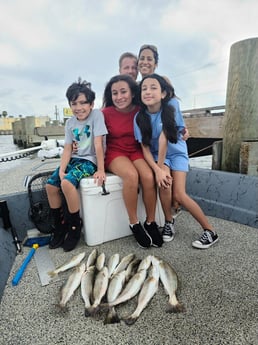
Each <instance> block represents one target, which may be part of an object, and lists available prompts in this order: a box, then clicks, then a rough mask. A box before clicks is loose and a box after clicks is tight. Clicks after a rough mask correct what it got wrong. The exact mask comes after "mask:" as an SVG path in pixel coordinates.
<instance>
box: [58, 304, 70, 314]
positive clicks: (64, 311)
mask: <svg viewBox="0 0 258 345" xmlns="http://www.w3.org/2000/svg"><path fill="white" fill-rule="evenodd" d="M55 306H56V307H57V308H58V310H59V311H61V312H62V313H66V312H67V311H68V307H67V305H66V304H63V303H58V304H56V305H55Z"/></svg>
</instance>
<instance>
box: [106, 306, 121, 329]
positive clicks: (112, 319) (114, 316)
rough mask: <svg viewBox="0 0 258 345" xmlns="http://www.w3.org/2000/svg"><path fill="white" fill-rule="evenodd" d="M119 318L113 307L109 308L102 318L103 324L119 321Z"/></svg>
mask: <svg viewBox="0 0 258 345" xmlns="http://www.w3.org/2000/svg"><path fill="white" fill-rule="evenodd" d="M119 322H120V318H119V316H118V314H117V312H116V310H115V309H114V308H111V309H109V311H108V313H107V316H106V318H105V320H104V325H107V324H111V323H119Z"/></svg>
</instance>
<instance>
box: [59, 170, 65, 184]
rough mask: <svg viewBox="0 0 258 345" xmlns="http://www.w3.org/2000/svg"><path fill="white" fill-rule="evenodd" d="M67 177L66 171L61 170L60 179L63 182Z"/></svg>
mask: <svg viewBox="0 0 258 345" xmlns="http://www.w3.org/2000/svg"><path fill="white" fill-rule="evenodd" d="M65 175H66V173H65V172H64V171H61V170H59V177H60V180H61V181H62V180H63V179H64V177H65Z"/></svg>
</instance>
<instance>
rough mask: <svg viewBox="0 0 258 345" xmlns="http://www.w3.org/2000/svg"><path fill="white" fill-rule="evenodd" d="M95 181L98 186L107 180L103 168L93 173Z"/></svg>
mask: <svg viewBox="0 0 258 345" xmlns="http://www.w3.org/2000/svg"><path fill="white" fill-rule="evenodd" d="M93 178H94V182H95V183H97V185H98V186H102V184H103V182H105V181H106V173H105V171H102V170H97V171H96V172H95V174H94V175H93Z"/></svg>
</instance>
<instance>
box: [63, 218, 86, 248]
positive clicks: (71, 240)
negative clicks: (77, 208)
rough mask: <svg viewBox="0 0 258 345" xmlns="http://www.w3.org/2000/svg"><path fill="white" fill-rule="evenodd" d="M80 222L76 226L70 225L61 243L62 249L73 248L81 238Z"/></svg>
mask: <svg viewBox="0 0 258 345" xmlns="http://www.w3.org/2000/svg"><path fill="white" fill-rule="evenodd" d="M81 229H82V222H81V223H80V225H79V226H78V227H76V228H74V227H71V228H70V229H69V231H68V234H67V236H66V238H65V240H64V243H63V249H64V251H65V252H70V251H71V250H73V249H74V248H75V247H76V246H77V244H78V242H79V241H80V238H81Z"/></svg>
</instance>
